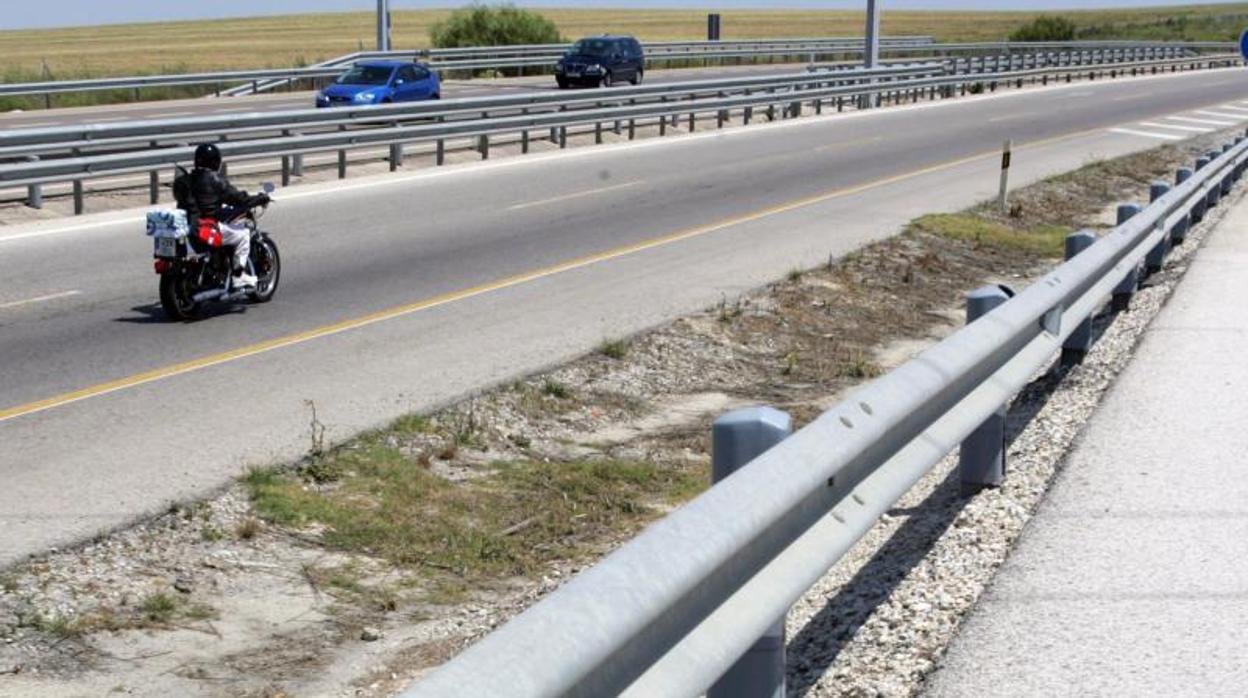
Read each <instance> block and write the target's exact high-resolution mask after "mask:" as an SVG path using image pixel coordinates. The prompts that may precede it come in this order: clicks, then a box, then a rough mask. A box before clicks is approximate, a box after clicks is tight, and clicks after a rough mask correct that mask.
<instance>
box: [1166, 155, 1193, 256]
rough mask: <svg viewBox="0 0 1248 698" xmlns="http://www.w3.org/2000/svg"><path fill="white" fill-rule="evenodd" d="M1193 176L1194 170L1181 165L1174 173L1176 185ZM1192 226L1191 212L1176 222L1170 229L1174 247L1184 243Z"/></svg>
mask: <svg viewBox="0 0 1248 698" xmlns="http://www.w3.org/2000/svg"><path fill="white" fill-rule="evenodd" d="M1191 178H1192V170H1191V169H1190V168H1187V167H1180V168H1179V169H1178V170H1177V171H1176V172H1175V173H1174V183H1175V184H1176V185H1179V184H1182V183H1184V182H1186V181H1187V180H1189V179H1191ZM1191 226H1192V216H1191V214H1190V213H1189V214H1188V215H1186V216H1183V218H1182V220H1180V221H1179V222H1178V223H1176V224H1175V226H1174V229H1173V230H1171V231H1170V245H1171V246H1172V247H1173V246H1175V245H1182V244H1183V241H1184V240H1186V239H1187V231H1188V229H1189V228H1191Z"/></svg>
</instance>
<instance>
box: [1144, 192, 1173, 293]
mask: <svg viewBox="0 0 1248 698" xmlns="http://www.w3.org/2000/svg"><path fill="white" fill-rule="evenodd" d="M1169 192H1170V185H1169V184H1166V183H1165V182H1153V183H1152V185H1151V186H1150V187H1149V188H1148V201H1149V203H1152V202H1154V201H1156V200H1157V199H1160V198H1161V197H1163V196H1165V195H1166V194H1168V193H1169ZM1167 232H1168V231H1167ZM1169 253H1170V236H1169V234H1167V235H1166V236H1165V237H1163V238H1162V239H1161V240H1159V241H1158V242H1157V244H1156V246H1154V247H1153V249H1152V250H1150V251H1149V253H1148V257H1147V259H1145V261H1144V273H1146V274H1156V273H1157V272H1159V271H1161V268H1162V267H1163V266H1165V264H1166V255H1167V254H1169Z"/></svg>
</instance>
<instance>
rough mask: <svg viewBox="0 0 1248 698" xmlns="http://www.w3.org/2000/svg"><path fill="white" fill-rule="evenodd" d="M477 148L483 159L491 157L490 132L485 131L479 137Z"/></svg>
mask: <svg viewBox="0 0 1248 698" xmlns="http://www.w3.org/2000/svg"><path fill="white" fill-rule="evenodd" d="M477 150H478V151H479V152H480V153H481V159H482V160H489V159H490V134H488V133H483V134H481V135H480V136H479V137H478V138H477Z"/></svg>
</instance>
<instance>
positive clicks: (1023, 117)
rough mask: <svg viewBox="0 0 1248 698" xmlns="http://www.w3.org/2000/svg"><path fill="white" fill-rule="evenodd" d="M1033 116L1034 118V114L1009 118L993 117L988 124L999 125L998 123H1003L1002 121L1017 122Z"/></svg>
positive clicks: (1012, 115)
mask: <svg viewBox="0 0 1248 698" xmlns="http://www.w3.org/2000/svg"><path fill="white" fill-rule="evenodd" d="M1031 116H1034V115H1033V114H1010V115H1008V116H997V117H993V118H991V119H989V120H988V123H990V124H997V123H1001V122H1002V121H1015V120H1017V119H1026V118H1029V117H1031Z"/></svg>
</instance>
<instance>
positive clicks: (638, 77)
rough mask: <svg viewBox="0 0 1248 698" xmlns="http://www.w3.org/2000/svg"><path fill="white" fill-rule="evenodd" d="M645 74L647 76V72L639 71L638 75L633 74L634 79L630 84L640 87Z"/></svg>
mask: <svg viewBox="0 0 1248 698" xmlns="http://www.w3.org/2000/svg"><path fill="white" fill-rule="evenodd" d="M645 74H646V73H645V71H642V70H638V71H637V72H636V73H633V79H632V80H629V82H631V83H633V84H634V85H640V84H641V79H642V77H643V76H644V75H645Z"/></svg>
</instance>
